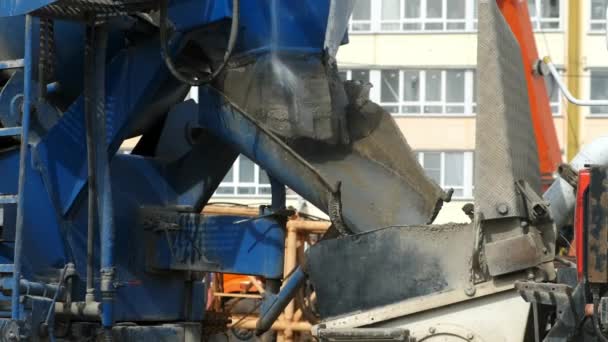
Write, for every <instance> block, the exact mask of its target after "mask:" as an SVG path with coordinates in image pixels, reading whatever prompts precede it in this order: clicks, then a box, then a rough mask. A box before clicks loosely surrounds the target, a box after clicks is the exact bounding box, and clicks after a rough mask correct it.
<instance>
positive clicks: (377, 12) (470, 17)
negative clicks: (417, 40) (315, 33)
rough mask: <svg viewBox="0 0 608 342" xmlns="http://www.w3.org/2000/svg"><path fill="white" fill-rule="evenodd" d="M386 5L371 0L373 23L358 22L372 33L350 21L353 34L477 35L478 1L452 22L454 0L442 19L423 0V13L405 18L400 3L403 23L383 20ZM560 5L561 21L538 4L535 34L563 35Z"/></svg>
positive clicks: (471, 2) (472, 1) (537, 1)
mask: <svg viewBox="0 0 608 342" xmlns="http://www.w3.org/2000/svg"><path fill="white" fill-rule="evenodd" d="M382 1H384V0H370V5H371V11H370V20H357V21H356V22H354V23H355V24H357V23H364V24H370V26H369V27H370V29H369V30H353V25H352V24H353V20H352V19H350V20H349V26H348V27H349V34H353V35H356V34H374V33H381V34H454V33H457V34H458V33H460V34H463V33H477V26H478V19H477V4H476V1H477V0H465V4H464V5H465V9H464V18H463V19H454V18H452V19H450V18H448V17H447V4H448V2H449V1H450V0H442V16H441V18H427V5H426V4H427V2H428V1H429V0H420V13H419V16H418V17H417V18H405V6H404V5H403V0H401V1H399V19H397V20H383V19H382ZM557 1H559V17H558V18H544V17H541V16H540V14H541V13H542V11H541V9H542V3H541V0H535V8H536V13H537V15H536V16H534V17H532V16H530V22H531V24H532V29H533V31H534V32H550V33H552V32H562V31H563V29H564V10H565V1H563V0H557ZM550 22H556V23H557V28H542V27H541V26H542V24H543V23H550ZM437 23H439V24H441V29H426V28H425V24H437ZM454 23H464V27H463V28H458V29H450V28H448V26H449V24H454ZM383 24H397V25H398V26H399V27H398V29H383V28H382V26H383ZM405 24H419V25H420V28H419V29H406V28H404V25H405Z"/></svg>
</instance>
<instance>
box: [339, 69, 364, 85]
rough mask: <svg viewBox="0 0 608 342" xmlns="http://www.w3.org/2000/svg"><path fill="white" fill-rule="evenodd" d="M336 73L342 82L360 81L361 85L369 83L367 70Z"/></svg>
mask: <svg viewBox="0 0 608 342" xmlns="http://www.w3.org/2000/svg"><path fill="white" fill-rule="evenodd" d="M338 73H339V74H340V78H341V79H342V81H346V80H353V81H360V82H361V83H369V82H370V78H369V73H370V71H369V70H368V69H352V70H340V71H339V72H338Z"/></svg>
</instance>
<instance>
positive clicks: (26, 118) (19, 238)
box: [11, 14, 34, 320]
mask: <svg viewBox="0 0 608 342" xmlns="http://www.w3.org/2000/svg"><path fill="white" fill-rule="evenodd" d="M33 20H34V19H33V18H32V16H31V15H29V14H28V15H26V16H25V47H24V50H25V56H24V58H23V64H24V72H23V75H24V76H23V78H24V83H23V115H22V118H21V127H22V128H21V129H22V133H21V146H20V149H19V153H20V154H19V185H18V188H17V225H16V228H15V251H14V257H13V264H14V265H13V266H14V271H13V290H12V294H11V317H12V318H13V320H18V319H20V318H21V308H20V305H19V297H20V296H19V294H20V291H19V283H20V280H21V259H22V254H23V253H22V249H23V218H24V210H25V206H24V204H25V203H24V202H25V201H24V200H25V191H24V188H25V177H26V172H25V169H26V164H25V163H26V160H27V152H28V141H29V131H30V114H31V110H32V108H31V105H32V69H33V67H34V63H33V54H32V48H33V46H32V41H33V39H32V32H33Z"/></svg>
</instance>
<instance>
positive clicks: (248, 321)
mask: <svg viewBox="0 0 608 342" xmlns="http://www.w3.org/2000/svg"><path fill="white" fill-rule="evenodd" d="M230 318H231V320H232V322H235V323H232V324H229V325H228V327H229V328H232V327H234V328H239V329H249V330H251V329H255V328H256V326H257V324H258V321H259V318H258V317H256V316H248V317H243V316H241V315H231V316H230ZM287 327H289V328H290V329H291V330H293V331H298V332H310V329H311V328H312V325H311V324H310V323H308V322H286V321H282V320H278V321H276V322H274V323H273V324H272V326H271V327H270V329H271V330H285V329H287Z"/></svg>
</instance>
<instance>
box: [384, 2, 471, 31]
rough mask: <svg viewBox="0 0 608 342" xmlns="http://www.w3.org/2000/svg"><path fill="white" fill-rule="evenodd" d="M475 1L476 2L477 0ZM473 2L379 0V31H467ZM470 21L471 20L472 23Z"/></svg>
mask: <svg viewBox="0 0 608 342" xmlns="http://www.w3.org/2000/svg"><path fill="white" fill-rule="evenodd" d="M475 1H476V0H475ZM475 1H473V0H377V1H376V2H375V3H376V4H379V6H380V11H379V13H380V18H379V19H380V20H379V21H380V25H379V30H380V31H383V32H394V31H405V32H408V31H414V32H416V31H465V30H467V29H468V30H472V29H473V26H472V25H471V26H469V27H468V26H467V23H468V21H467V18H468V17H470V18H472V15H468V14H469V12H470V13H471V14H472V12H473V7H474V2H475ZM469 22H470V20H469Z"/></svg>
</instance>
